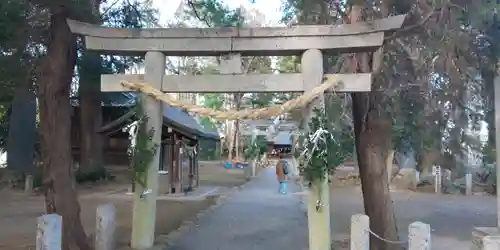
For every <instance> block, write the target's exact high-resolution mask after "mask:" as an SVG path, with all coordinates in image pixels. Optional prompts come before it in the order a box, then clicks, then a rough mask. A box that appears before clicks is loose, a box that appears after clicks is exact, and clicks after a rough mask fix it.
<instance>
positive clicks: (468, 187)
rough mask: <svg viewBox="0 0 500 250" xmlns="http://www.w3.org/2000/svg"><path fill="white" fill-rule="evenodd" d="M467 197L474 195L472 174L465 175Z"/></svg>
mask: <svg viewBox="0 0 500 250" xmlns="http://www.w3.org/2000/svg"><path fill="white" fill-rule="evenodd" d="M465 195H472V174H471V173H466V174H465Z"/></svg>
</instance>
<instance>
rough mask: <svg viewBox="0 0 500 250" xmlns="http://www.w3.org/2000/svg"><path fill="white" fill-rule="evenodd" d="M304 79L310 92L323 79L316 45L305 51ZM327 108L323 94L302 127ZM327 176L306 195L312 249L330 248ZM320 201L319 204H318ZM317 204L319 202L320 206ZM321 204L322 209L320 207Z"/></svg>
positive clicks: (305, 114)
mask: <svg viewBox="0 0 500 250" xmlns="http://www.w3.org/2000/svg"><path fill="white" fill-rule="evenodd" d="M301 66H302V80H303V84H304V91H305V92H308V91H311V90H312V89H314V88H315V87H317V86H318V85H320V84H321V83H322V82H323V54H322V52H321V51H319V50H317V49H310V50H307V51H306V52H304V54H303V55H302V61H301ZM315 107H321V108H324V97H323V95H321V96H320V97H318V98H317V99H316V100H315V101H314V102H312V103H310V104H309V105H308V106H307V107H306V108H304V110H303V118H304V123H303V126H304V127H303V128H302V129H304V130H305V131H308V130H309V122H310V121H311V118H312V116H313V115H314V114H313V109H314V108H315ZM329 191H330V190H329V186H328V176H325V180H324V181H317V182H314V183H312V185H311V188H310V189H309V193H308V195H307V196H308V198H307V218H308V226H309V249H310V250H330V248H331V242H330V195H329ZM318 201H319V202H320V204H318ZM318 205H320V206H319V207H318ZM318 208H319V209H318Z"/></svg>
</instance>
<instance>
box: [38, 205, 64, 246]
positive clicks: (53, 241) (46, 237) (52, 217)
mask: <svg viewBox="0 0 500 250" xmlns="http://www.w3.org/2000/svg"><path fill="white" fill-rule="evenodd" d="M37 224H38V228H37V232H36V250H61V249H62V217H61V216H60V215H58V214H45V215H42V216H40V217H38V219H37Z"/></svg>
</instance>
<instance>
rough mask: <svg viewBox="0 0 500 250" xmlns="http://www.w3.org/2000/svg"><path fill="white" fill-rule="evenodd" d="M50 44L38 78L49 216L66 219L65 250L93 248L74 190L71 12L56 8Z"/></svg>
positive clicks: (74, 54) (73, 42)
mask: <svg viewBox="0 0 500 250" xmlns="http://www.w3.org/2000/svg"><path fill="white" fill-rule="evenodd" d="M51 11H52V14H51V18H50V23H51V25H50V43H49V46H48V49H47V55H46V56H45V57H44V58H43V59H42V61H41V64H40V65H41V66H40V67H41V68H40V75H39V78H38V83H39V84H38V93H37V94H38V100H39V105H40V137H41V138H40V143H41V148H42V150H41V152H42V159H43V167H44V178H45V179H44V187H45V195H46V208H47V212H48V213H58V214H59V215H61V216H62V217H63V228H64V230H63V235H62V237H63V239H62V240H63V247H62V249H64V250H67V249H80V250H87V249H90V245H89V242H87V236H86V235H85V231H84V229H83V226H82V223H81V220H80V204H79V203H78V200H77V196H76V192H75V189H74V188H73V187H72V173H71V142H70V140H71V137H70V127H71V121H70V111H71V106H70V103H69V89H70V84H71V80H72V77H73V69H74V66H75V60H76V39H75V36H74V35H73V34H72V33H71V32H70V30H69V27H68V25H67V23H66V18H68V12H67V9H65V8H64V7H54V8H53V9H52V10H51Z"/></svg>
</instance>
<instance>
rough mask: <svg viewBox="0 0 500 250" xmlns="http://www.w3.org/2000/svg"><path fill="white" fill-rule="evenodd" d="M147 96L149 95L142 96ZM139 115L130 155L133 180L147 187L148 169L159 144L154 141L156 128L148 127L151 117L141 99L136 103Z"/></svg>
mask: <svg viewBox="0 0 500 250" xmlns="http://www.w3.org/2000/svg"><path fill="white" fill-rule="evenodd" d="M141 98H147V97H141ZM136 110H137V111H136V114H137V117H138V121H137V125H136V128H135V129H136V131H135V132H136V135H135V145H134V147H133V148H132V149H131V150H130V152H129V156H130V158H131V161H130V162H131V164H132V169H133V173H132V181H133V182H134V183H136V184H139V185H140V186H141V187H143V188H145V187H146V186H147V182H148V169H149V166H150V164H151V161H152V160H153V157H154V156H155V154H156V151H157V150H158V147H159V145H157V144H155V143H153V142H152V139H153V135H154V132H155V131H154V129H153V128H151V129H148V125H147V123H148V120H149V117H148V116H147V115H146V114H145V112H144V108H143V105H142V104H141V102H140V101H138V102H137V105H136Z"/></svg>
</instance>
